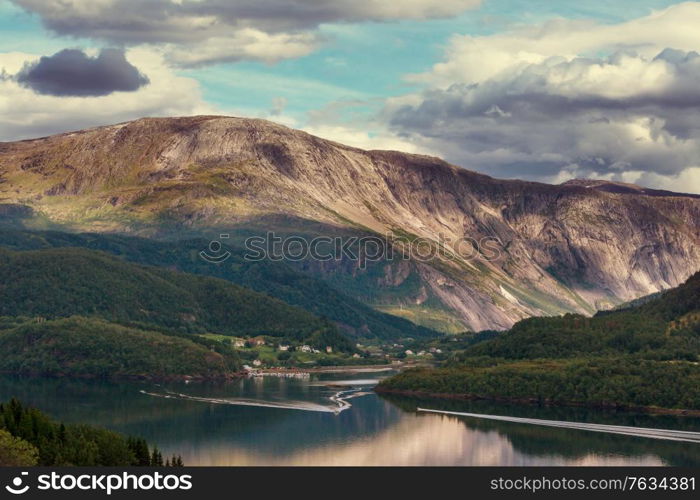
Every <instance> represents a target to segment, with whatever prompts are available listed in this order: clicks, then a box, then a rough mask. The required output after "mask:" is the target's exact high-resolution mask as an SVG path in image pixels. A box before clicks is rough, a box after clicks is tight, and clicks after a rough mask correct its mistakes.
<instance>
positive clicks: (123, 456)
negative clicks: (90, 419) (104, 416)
mask: <svg viewBox="0 0 700 500" xmlns="http://www.w3.org/2000/svg"><path fill="white" fill-rule="evenodd" d="M32 465H41V466H155V467H159V466H165V465H168V466H182V465H184V464H183V462H182V458H180V457H179V456H173V457H172V458H170V457H167V458H165V459H164V458H163V455H162V453H161V452H160V451H159V450H158V449H157V448H156V447H150V446H149V445H148V443H147V442H146V441H145V440H144V439H141V438H136V437H127V436H123V435H121V434H119V433H116V432H112V431H109V430H106V429H102V428H99V427H93V426H89V425H82V424H80V425H76V424H63V423H60V422H56V421H54V420H52V419H51V418H49V417H48V416H47V415H45V414H44V413H42V412H41V411H39V410H37V409H35V408H29V407H26V406H24V405H23V404H22V403H21V402H19V401H18V400H16V399H12V400H10V401H9V402H7V403H2V404H0V466H22V467H26V466H32Z"/></svg>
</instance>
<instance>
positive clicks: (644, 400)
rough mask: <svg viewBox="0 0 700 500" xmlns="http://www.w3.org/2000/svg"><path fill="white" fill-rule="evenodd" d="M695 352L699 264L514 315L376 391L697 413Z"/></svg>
mask: <svg viewBox="0 0 700 500" xmlns="http://www.w3.org/2000/svg"><path fill="white" fill-rule="evenodd" d="M698 360H700V273H697V274H695V275H693V276H692V277H691V278H690V279H689V280H688V281H687V282H686V283H684V284H683V285H681V286H680V287H678V288H675V289H673V290H670V291H668V292H666V293H665V294H663V295H661V296H660V297H657V298H652V299H649V300H648V301H647V302H645V303H642V304H640V305H637V306H630V307H628V308H627V309H624V310H619V311H610V312H606V313H605V314H600V315H597V316H595V317H593V318H589V317H584V316H580V315H573V314H568V315H565V316H562V317H555V318H529V319H526V320H523V321H521V322H519V323H518V324H516V325H515V326H514V327H513V328H512V329H511V330H510V331H508V332H506V333H502V334H500V335H498V336H497V337H496V338H494V339H491V340H486V341H484V342H481V343H478V344H476V345H473V346H471V347H468V348H467V349H465V350H464V351H463V352H460V353H458V354H456V355H455V356H453V358H452V359H451V360H449V361H448V362H447V363H446V365H445V366H443V367H441V368H438V369H423V370H415V371H407V372H404V373H401V374H399V375H397V376H395V377H392V378H391V379H389V380H386V381H383V382H382V383H381V384H380V386H379V387H378V391H379V392H388V393H391V392H400V393H406V392H409V393H414V394H424V395H425V394H431V395H437V396H448V397H467V398H487V399H503V400H510V401H519V402H529V403H538V404H544V403H547V404H573V405H588V406H604V407H626V408H629V407H633V408H644V409H652V410H658V409H659V408H664V409H675V410H679V413H691V412H692V413H693V414H695V415H697V414H700V365H698ZM680 410H682V411H680Z"/></svg>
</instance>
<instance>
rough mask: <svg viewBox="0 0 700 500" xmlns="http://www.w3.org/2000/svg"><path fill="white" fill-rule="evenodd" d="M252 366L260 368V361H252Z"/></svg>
mask: <svg viewBox="0 0 700 500" xmlns="http://www.w3.org/2000/svg"><path fill="white" fill-rule="evenodd" d="M253 366H262V361H260V360H259V359H256V360H254V361H253Z"/></svg>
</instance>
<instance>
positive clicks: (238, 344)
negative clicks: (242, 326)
mask: <svg viewBox="0 0 700 500" xmlns="http://www.w3.org/2000/svg"><path fill="white" fill-rule="evenodd" d="M233 347H239V348H242V347H245V340H241V339H236V340H234V341H233Z"/></svg>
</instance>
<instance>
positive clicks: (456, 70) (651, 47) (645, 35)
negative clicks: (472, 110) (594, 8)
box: [409, 2, 700, 87]
mask: <svg viewBox="0 0 700 500" xmlns="http://www.w3.org/2000/svg"><path fill="white" fill-rule="evenodd" d="M699 25H700V3H698V2H685V3H681V4H677V5H674V6H671V7H669V8H667V9H664V10H660V11H656V12H654V13H652V14H650V15H648V16H645V17H642V18H638V19H634V20H631V21H627V22H624V23H619V24H599V23H595V22H593V21H588V20H570V19H561V18H559V19H553V20H550V21H548V22H546V23H544V24H541V25H535V26H522V27H520V28H519V29H516V30H513V31H508V32H504V33H498V34H495V35H490V36H470V35H455V36H453V37H452V39H451V40H450V42H449V44H448V47H447V48H446V50H445V58H444V60H443V61H442V62H440V63H438V64H435V65H434V66H433V68H432V69H431V71H429V72H428V73H424V74H419V75H411V76H410V77H409V79H410V80H412V81H420V82H423V83H428V84H430V85H431V86H433V87H446V86H449V85H451V84H453V83H455V82H460V83H467V84H469V83H478V82H483V81H486V80H489V79H492V78H499V77H500V76H501V75H503V74H504V73H506V74H507V73H510V72H512V71H517V70H518V69H521V68H523V67H525V66H528V65H531V64H539V63H542V62H544V61H546V60H547V59H549V58H551V57H562V58H565V59H568V60H571V59H573V58H575V57H578V56H592V57H595V56H596V55H598V56H599V55H600V53H601V51H602V52H605V53H612V52H617V51H620V50H633V51H634V52H636V53H638V54H640V55H644V56H647V57H653V56H654V55H656V54H658V53H659V52H660V51H661V50H663V49H665V48H667V47H672V48H675V49H679V50H684V51H690V50H698V49H699V48H700V30H698V26H699Z"/></svg>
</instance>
